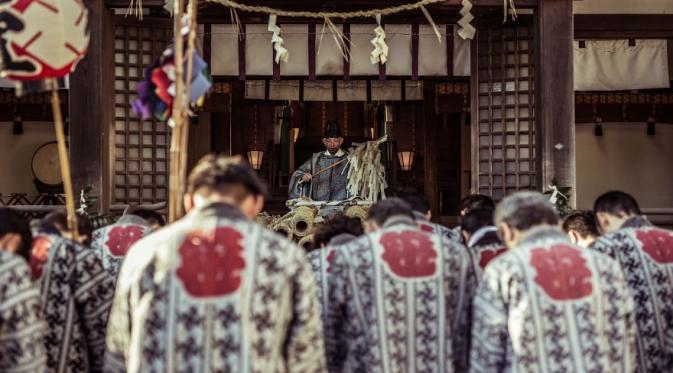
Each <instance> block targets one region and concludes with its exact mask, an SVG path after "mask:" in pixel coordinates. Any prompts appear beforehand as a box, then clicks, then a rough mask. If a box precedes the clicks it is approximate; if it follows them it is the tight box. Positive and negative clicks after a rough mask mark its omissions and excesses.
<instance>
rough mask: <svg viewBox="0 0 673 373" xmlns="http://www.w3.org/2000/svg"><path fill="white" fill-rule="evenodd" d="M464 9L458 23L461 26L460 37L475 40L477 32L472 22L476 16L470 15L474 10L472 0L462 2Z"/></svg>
mask: <svg viewBox="0 0 673 373" xmlns="http://www.w3.org/2000/svg"><path fill="white" fill-rule="evenodd" d="M504 1H505V4H506V3H507V0H504ZM462 4H463V8H462V9H461V10H460V15H461V16H462V17H461V18H460V20H459V21H458V25H460V30H458V36H460V37H461V38H463V40H467V39H470V40H472V39H474V34H475V32H476V31H477V30H476V29H475V28H474V26H472V25H471V22H472V20H473V19H474V16H473V15H472V13H470V10H472V2H470V0H463V2H462Z"/></svg>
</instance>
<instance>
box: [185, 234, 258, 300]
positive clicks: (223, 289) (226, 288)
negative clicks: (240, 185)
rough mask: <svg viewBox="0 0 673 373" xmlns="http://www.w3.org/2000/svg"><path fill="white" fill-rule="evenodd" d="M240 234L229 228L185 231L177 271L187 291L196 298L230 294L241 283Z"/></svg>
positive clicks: (242, 268) (241, 247)
mask: <svg viewBox="0 0 673 373" xmlns="http://www.w3.org/2000/svg"><path fill="white" fill-rule="evenodd" d="M242 239H243V235H241V233H240V232H239V231H237V230H236V229H233V228H229V227H220V228H217V229H215V231H214V232H213V231H210V232H204V231H193V232H191V233H188V234H187V236H186V237H185V239H184V241H183V242H182V244H181V245H180V247H179V249H178V251H179V253H180V258H181V260H182V262H181V263H180V267H179V268H178V270H177V272H176V273H177V275H178V278H180V280H181V281H182V284H183V285H184V287H185V290H186V291H187V293H189V294H190V295H192V296H193V297H196V298H205V297H216V296H223V295H227V294H231V293H233V292H235V291H236V290H238V288H239V287H240V286H241V274H242V272H243V270H244V269H245V258H244V256H243V246H242V245H241V240H242Z"/></svg>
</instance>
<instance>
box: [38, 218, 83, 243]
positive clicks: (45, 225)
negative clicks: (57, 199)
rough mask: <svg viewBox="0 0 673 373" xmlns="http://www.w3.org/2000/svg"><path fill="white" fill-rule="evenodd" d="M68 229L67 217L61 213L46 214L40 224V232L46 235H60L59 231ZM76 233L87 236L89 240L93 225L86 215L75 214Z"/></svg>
mask: <svg viewBox="0 0 673 373" xmlns="http://www.w3.org/2000/svg"><path fill="white" fill-rule="evenodd" d="M67 229H68V215H66V213H65V212H63V211H52V212H50V213H48V214H47V215H46V216H45V217H44V218H42V222H41V224H40V232H41V233H47V234H55V235H59V236H60V235H61V231H65V230H67ZM77 232H78V233H79V234H80V235H84V236H88V237H89V239H91V235H92V234H93V225H92V224H91V220H89V218H88V217H87V216H86V215H83V214H77Z"/></svg>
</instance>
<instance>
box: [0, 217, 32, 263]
mask: <svg viewBox="0 0 673 373" xmlns="http://www.w3.org/2000/svg"><path fill="white" fill-rule="evenodd" d="M32 244H33V235H32V234H31V232H30V225H29V224H28V221H27V220H26V219H24V217H23V216H21V214H19V213H18V212H16V211H14V210H11V209H9V208H6V207H3V208H0V250H5V251H8V252H11V253H13V254H16V255H19V256H21V257H23V258H24V259H26V260H30V247H31V245H32Z"/></svg>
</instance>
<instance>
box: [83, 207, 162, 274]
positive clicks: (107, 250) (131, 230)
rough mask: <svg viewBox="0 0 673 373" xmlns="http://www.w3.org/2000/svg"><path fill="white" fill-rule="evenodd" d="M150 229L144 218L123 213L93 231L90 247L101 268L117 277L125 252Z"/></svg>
mask: <svg viewBox="0 0 673 373" xmlns="http://www.w3.org/2000/svg"><path fill="white" fill-rule="evenodd" d="M151 230H152V229H151V228H150V226H149V225H148V224H147V222H146V221H145V219H143V218H141V217H139V216H135V215H132V214H129V215H125V216H122V217H121V218H120V219H119V220H118V221H117V222H116V223H115V224H112V225H108V226H107V227H103V228H100V229H97V230H96V231H95V232H93V235H92V240H91V248H92V249H93V250H94V251H95V252H96V255H98V257H99V258H100V259H101V263H103V268H105V270H106V271H108V272H109V273H110V274H111V275H112V276H113V277H114V278H117V274H118V273H119V267H120V266H121V263H122V261H123V260H124V256H125V255H126V252H127V251H128V250H129V248H131V246H132V245H133V244H134V243H136V241H138V240H140V239H141V238H143V237H144V236H145V235H147V234H148V233H150V232H151Z"/></svg>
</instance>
